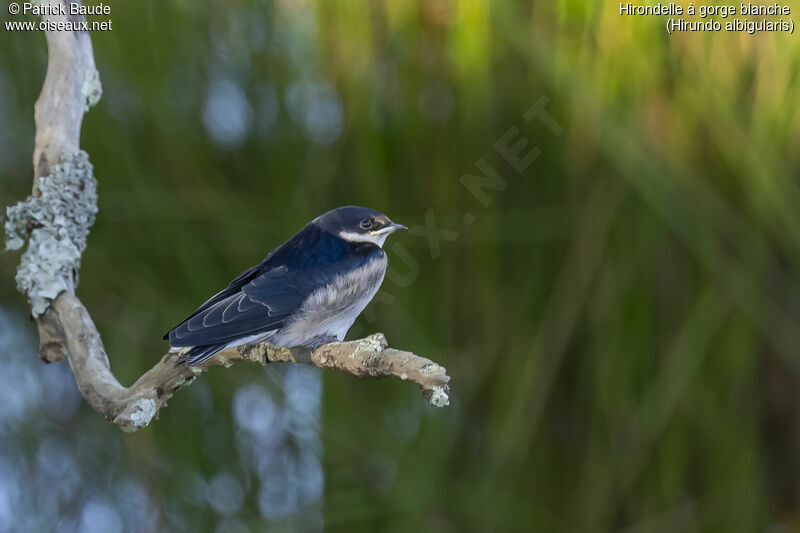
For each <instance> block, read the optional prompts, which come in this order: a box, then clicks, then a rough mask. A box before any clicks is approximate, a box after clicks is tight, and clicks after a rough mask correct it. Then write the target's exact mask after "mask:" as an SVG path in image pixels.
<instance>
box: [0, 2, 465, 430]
mask: <svg viewBox="0 0 800 533" xmlns="http://www.w3.org/2000/svg"><path fill="white" fill-rule="evenodd" d="M61 2H62V3H63V4H64V5H65V8H66V12H67V13H69V12H70V9H69V4H75V3H79V0H61ZM54 11H57V10H54ZM43 18H44V19H45V20H49V21H53V22H67V21H72V22H74V21H75V20H78V21H82V20H84V17H70V16H64V15H58V14H54V15H47V16H45V17H43ZM72 19H75V20H72ZM47 45H48V51H49V59H48V65H47V76H46V78H45V82H44V86H43V87H42V93H41V95H40V96H39V99H38V100H37V102H36V113H35V114H36V145H35V148H34V153H33V165H34V185H33V195H32V196H31V197H29V198H28V199H27V200H26V201H24V202H20V203H18V204H17V205H15V206H12V207H9V208H8V209H7V212H6V221H5V230H6V246H7V248H11V249H18V248H21V247H22V246H23V245H24V244H25V240H27V241H28V248H27V250H26V251H25V252H24V254H23V256H22V261H21V263H20V268H19V270H18V272H17V286H18V288H19V289H20V291H21V292H24V293H26V294H27V295H28V299H29V301H30V302H31V310H32V313H33V315H34V316H35V317H36V318H37V321H38V324H39V335H40V348H39V354H40V356H41V358H42V359H43V360H44V361H46V362H53V361H57V360H59V359H61V358H63V356H64V354H66V356H67V359H68V361H69V364H70V366H71V367H72V373H73V375H74V376H75V381H76V383H77V385H78V388H79V390H80V391H81V394H82V395H83V397H84V399H85V400H86V401H87V402H88V403H89V405H91V406H92V408H94V409H95V410H96V411H97V412H99V413H100V414H102V415H103V416H105V417H106V418H107V419H109V420H111V421H113V422H114V423H115V424H117V425H118V426H119V427H120V428H122V429H123V430H124V431H136V430H137V429H139V428H142V427H145V426H147V425H148V424H149V423H150V421H152V420H153V418H155V417H156V415H157V414H158V412H159V410H160V409H161V408H162V407H164V406H165V405H166V402H167V400H168V399H169V398H170V397H171V396H172V395H173V394H174V393H175V391H177V390H178V389H180V388H181V387H183V386H185V385H187V384H189V383H191V382H192V381H193V380H194V379H195V378H196V377H197V376H198V375H199V374H201V373H203V372H205V371H206V370H207V369H208V368H210V367H211V366H226V367H227V366H230V365H231V364H233V363H234V362H236V361H254V362H259V363H261V364H266V363H268V362H287V363H301V364H307V365H313V366H317V367H320V368H330V369H335V370H341V371H343V372H347V373H350V374H353V375H355V376H370V377H383V376H389V377H396V378H399V379H402V380H408V381H412V382H414V383H417V384H418V385H419V386H420V388H421V389H422V392H423V395H424V397H425V398H426V399H427V400H428V401H429V402H430V403H431V404H432V405H435V406H437V407H444V406H445V405H448V403H449V393H450V390H449V386H448V382H449V381H450V378H449V376H447V374H446V371H445V369H444V368H443V367H441V366H439V365H437V364H436V363H434V362H432V361H430V360H429V359H425V358H424V357H419V356H417V355H414V354H413V353H411V352H405V351H401V350H395V349H392V348H388V347H387V343H386V339H385V338H384V336H383V334H381V333H376V334H374V335H371V336H369V337H367V338H364V339H360V340H356V341H350V342H334V343H331V344H327V345H325V346H321V347H320V348H318V349H317V350H315V351H313V352H312V351H310V350H308V349H305V348H282V347H275V346H272V345H270V344H268V343H263V344H254V345H247V346H240V347H236V348H228V349H226V350H223V351H221V352H219V353H218V354H216V355H215V356H214V357H212V358H211V359H209V360H208V361H206V362H205V363H204V364H202V365H200V366H198V367H187V366H185V365H183V364H181V365H177V366H176V364H175V361H176V359H177V356H178V353H179V352H178V351H175V350H172V351H170V352H169V353H167V354H166V355H164V356H163V357H162V358H161V360H160V361H159V362H158V363H157V364H156V365H155V366H154V367H153V368H152V369H150V370H149V371H147V372H146V373H145V374H144V375H143V376H142V377H141V378H139V379H138V380H137V381H136V383H134V384H133V385H132V386H131V387H124V386H122V385H120V383H119V382H118V381H117V379H116V378H115V377H114V374H113V373H112V372H111V368H110V365H109V361H108V356H107V355H106V351H105V348H104V347H103V342H102V340H101V339H100V334H99V333H98V331H97V328H96V327H95V325H94V323H93V322H92V318H91V316H89V312H88V311H87V310H86V308H85V307H84V306H83V304H82V303H81V301H80V300H79V299H78V297H77V296H76V295H75V288H76V286H77V272H78V269H79V267H80V256H81V253H82V252H83V250H84V248H85V246H86V236H87V235H88V233H89V227H90V226H91V225H92V223H93V222H94V215H95V213H96V211H97V195H96V182H95V179H94V176H93V174H92V166H91V164H90V163H89V159H88V155H87V154H86V153H85V152H83V151H81V150H79V145H80V128H81V122H82V120H83V114H84V112H85V111H86V110H88V109H89V106H90V105H93V104H95V103H96V102H97V101H98V100H99V98H100V95H101V94H102V89H101V87H100V80H99V76H98V73H97V69H96V68H95V63H94V56H93V52H92V43H91V39H90V37H89V34H88V33H86V32H82V31H61V32H57V31H48V32H47Z"/></svg>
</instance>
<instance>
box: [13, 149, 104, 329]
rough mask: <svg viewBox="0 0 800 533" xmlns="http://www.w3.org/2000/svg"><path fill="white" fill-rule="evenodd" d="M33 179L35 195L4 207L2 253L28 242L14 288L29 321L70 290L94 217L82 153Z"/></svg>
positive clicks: (91, 183) (92, 189)
mask: <svg viewBox="0 0 800 533" xmlns="http://www.w3.org/2000/svg"><path fill="white" fill-rule="evenodd" d="M49 168H50V174H49V175H48V176H43V177H40V178H39V182H38V190H39V192H40V195H39V196H32V197H30V198H28V199H27V200H26V201H24V202H19V203H18V204H16V205H13V206H10V207H8V208H7V209H6V220H5V224H4V227H5V233H6V235H5V242H6V249H8V250H18V249H20V248H22V247H23V246H24V244H25V241H26V240H27V241H28V248H27V250H25V252H24V253H23V254H22V260H21V261H20V266H19V269H18V270H17V276H16V281H17V288H18V289H19V291H20V292H22V293H23V294H26V295H27V296H28V301H29V302H30V305H31V312H32V313H33V316H34V317H38V316H40V315H41V314H42V313H44V311H45V310H46V309H47V306H48V305H49V304H50V302H51V301H52V300H53V299H54V298H55V297H56V296H58V295H59V294H60V293H61V292H62V291H66V290H74V289H75V286H76V285H77V272H78V270H79V269H80V265H81V254H82V253H83V251H84V250H85V249H86V238H87V236H88V235H89V228H90V227H91V226H92V224H94V219H95V215H96V214H97V181H96V180H95V178H94V175H93V173H92V164H91V163H90V162H89V156H88V154H87V153H86V152H84V151H83V150H75V151H72V152H69V153H64V154H62V155H61V157H60V158H59V161H58V163H57V164H55V165H50V167H49Z"/></svg>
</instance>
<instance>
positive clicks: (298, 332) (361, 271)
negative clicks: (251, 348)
mask: <svg viewBox="0 0 800 533" xmlns="http://www.w3.org/2000/svg"><path fill="white" fill-rule="evenodd" d="M385 274H386V255H385V254H381V255H380V256H378V257H376V258H375V259H372V260H371V261H369V262H368V263H366V264H364V265H363V266H361V267H359V268H356V269H354V270H351V271H349V272H346V273H342V274H339V275H338V276H336V277H335V278H333V280H331V282H330V283H328V284H327V285H325V286H324V287H320V288H319V289H317V290H315V291H314V292H313V293H311V294H310V295H309V297H308V298H307V299H306V300H305V302H304V303H303V305H302V307H301V309H300V310H299V311H298V312H297V313H296V315H295V317H294V318H293V320H292V321H291V323H290V324H289V325H288V326H286V327H285V328H284V329H283V331H282V332H281V333H280V334H279V337H280V338H276V341H277V342H276V343H277V344H280V345H284V346H300V345H304V344H306V343H308V342H310V341H311V340H313V339H314V338H315V337H318V336H334V337H337V338H338V339H339V340H341V339H343V338H344V336H345V334H346V333H347V330H348V329H350V326H352V325H353V322H355V319H356V317H358V315H359V314H360V313H361V311H363V310H364V308H365V307H366V306H367V304H368V303H369V302H370V301H371V300H372V298H373V297H374V296H375V294H376V293H377V292H378V289H379V288H380V286H381V283H382V282H383V277H384V275H385Z"/></svg>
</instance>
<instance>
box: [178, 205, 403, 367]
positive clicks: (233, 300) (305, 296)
mask: <svg viewBox="0 0 800 533" xmlns="http://www.w3.org/2000/svg"><path fill="white" fill-rule="evenodd" d="M400 229H407V228H406V227H405V226H403V225H401V224H395V223H394V222H392V221H391V220H389V217H387V216H386V215H384V214H382V213H379V212H378V211H374V210H372V209H367V208H366V207H354V206H348V207H340V208H338V209H334V210H333V211H328V212H327V213H325V214H324V215H321V216H319V217H317V218H315V219H314V220H312V221H311V222H309V223H308V224H306V226H305V227H304V228H303V229H301V230H300V231H299V232H297V233H296V234H295V235H294V236H293V237H291V238H290V239H289V240H288V241H286V242H285V243H283V244H282V245H280V246H279V247H277V248H275V249H274V250H273V251H271V252H270V253H269V255H267V257H266V259H264V261H262V262H261V263H260V264H258V265H256V266H254V267H252V268H249V269H247V270H245V271H244V272H243V273H242V274H240V275H239V276H238V277H237V278H235V279H234V280H233V281H231V282H230V284H229V285H228V286H227V287H226V288H225V289H223V290H221V291H220V292H218V293H217V294H215V295H214V296H212V297H211V298H210V299H209V300H208V301H207V302H206V303H204V304H203V305H201V306H200V307H199V308H198V309H197V310H196V311H195V312H194V313H192V314H191V315H189V316H188V317H187V318H186V320H184V321H183V322H181V323H180V324H179V325H178V326H176V327H175V328H173V329H172V330H171V331H169V333H167V334H166V335H164V338H165V339H169V343H170V345H171V346H173V347H191V348H190V349H189V350H187V351H185V352H184V353H183V354H182V355H181V356H180V358H179V359H178V362H179V363H183V362H185V363H187V364H189V365H190V366H194V365H197V364H200V363H202V362H203V361H205V360H206V359H208V358H209V357H211V356H212V355H214V354H215V353H217V352H218V351H220V350H222V349H224V348H228V347H231V346H240V345H242V344H251V343H256V342H262V341H268V342H270V343H272V344H274V345H276V346H306V347H309V348H312V349H314V348H317V347H319V346H322V345H323V344H327V343H329V342H333V341H340V340H342V339H343V338H344V336H345V334H346V333H347V330H348V329H350V326H352V325H353V322H354V321H355V319H356V317H357V316H358V315H359V314H360V313H361V311H363V310H364V308H365V307H366V306H367V304H368V303H369V302H370V300H372V298H373V297H374V296H375V293H376V292H378V288H379V287H380V285H381V283H382V282H383V276H384V274H385V273H386V254H385V253H384V251H383V249H382V247H383V243H384V241H385V240H386V237H388V236H389V235H391V234H392V233H394V232H395V231H397V230H400Z"/></svg>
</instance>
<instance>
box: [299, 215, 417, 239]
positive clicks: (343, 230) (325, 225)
mask: <svg viewBox="0 0 800 533" xmlns="http://www.w3.org/2000/svg"><path fill="white" fill-rule="evenodd" d="M314 224H317V225H318V226H319V227H321V228H322V229H324V230H325V231H328V232H330V233H333V234H334V235H337V236H339V237H340V238H342V239H344V240H346V241H350V242H369V243H372V244H375V245H377V246H383V243H384V241H385V240H386V237H388V236H389V235H391V234H392V233H394V232H395V231H397V230H400V229H408V228H406V227H405V226H403V225H402V224H395V223H394V222H392V221H391V220H390V219H389V217H387V216H386V215H384V214H383V213H380V212H378V211H375V210H374V209H368V208H366V207H358V206H345V207H339V208H337V209H334V210H332V211H328V212H327V213H325V214H324V215H320V216H319V217H317V218H316V219H315V220H314Z"/></svg>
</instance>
